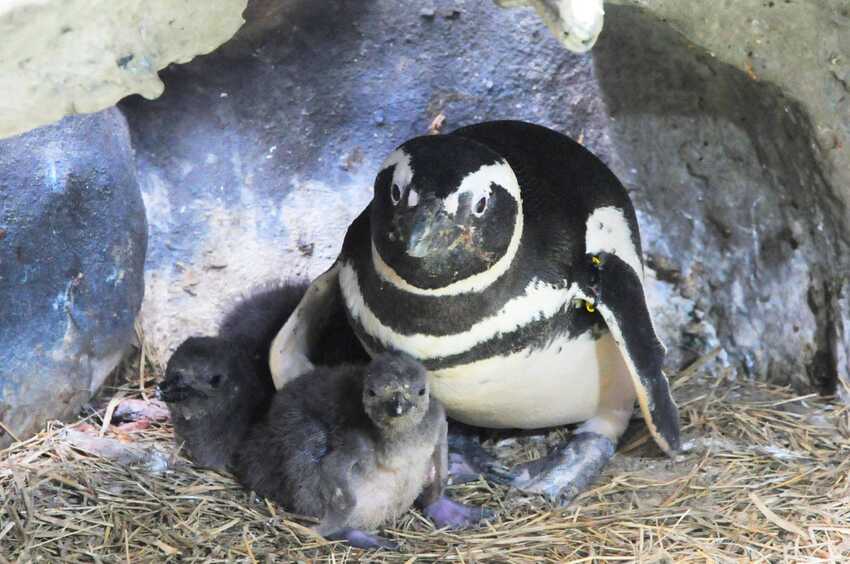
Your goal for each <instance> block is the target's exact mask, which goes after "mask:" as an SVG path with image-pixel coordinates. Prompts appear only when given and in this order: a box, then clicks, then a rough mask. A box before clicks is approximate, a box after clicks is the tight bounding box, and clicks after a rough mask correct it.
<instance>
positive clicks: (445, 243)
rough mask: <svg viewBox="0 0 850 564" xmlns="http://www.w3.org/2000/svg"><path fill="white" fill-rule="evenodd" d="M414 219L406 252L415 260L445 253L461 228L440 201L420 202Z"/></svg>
mask: <svg viewBox="0 0 850 564" xmlns="http://www.w3.org/2000/svg"><path fill="white" fill-rule="evenodd" d="M418 208H419V209H417V210H416V215H415V216H414V217H413V225H412V227H411V229H410V236H409V237H408V238H407V246H406V249H405V252H406V253H407V254H408V255H409V256H411V257H413V258H418V259H421V258H425V257H429V256H434V255H438V254H443V253H445V252H446V251H447V250H448V249H449V247H450V245H451V243H452V241H454V240H455V239H456V238H457V236H458V232H459V231H460V228H459V226H458V225H457V224H455V222H454V221H452V220H451V218H450V217H449V215H448V214H447V213H446V212H445V210H444V209H443V206H442V202H441V201H440V200H431V201H429V202H420V205H419V206H418Z"/></svg>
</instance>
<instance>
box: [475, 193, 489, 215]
mask: <svg viewBox="0 0 850 564" xmlns="http://www.w3.org/2000/svg"><path fill="white" fill-rule="evenodd" d="M486 209H487V196H482V197H481V199H479V200H478V201H477V202H475V209H474V210H473V211H472V213H473V214H474V215H476V216H478V217H481V216H482V215H484V210H486Z"/></svg>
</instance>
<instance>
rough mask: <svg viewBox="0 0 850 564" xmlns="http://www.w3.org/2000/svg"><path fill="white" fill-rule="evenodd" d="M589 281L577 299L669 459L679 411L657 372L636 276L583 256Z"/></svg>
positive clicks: (624, 266) (657, 356)
mask: <svg viewBox="0 0 850 564" xmlns="http://www.w3.org/2000/svg"><path fill="white" fill-rule="evenodd" d="M587 260H588V263H589V266H590V268H591V270H590V272H591V275H590V279H589V280H587V281H584V282H585V283H580V285H579V286H580V292H581V293H582V294H584V295H580V297H581V298H584V299H585V300H586V301H587V302H588V303H590V304H593V306H591V307H595V308H596V309H597V310H598V311H599V313H600V314H601V315H602V319H604V320H605V324H606V325H607V326H608V330H609V331H610V332H611V335H612V336H613V338H614V341H616V343H617V346H618V347H619V348H620V352H621V353H622V356H623V359H624V360H625V363H626V366H627V367H628V370H629V373H630V375H631V378H632V383H633V384H634V388H635V392H636V394H637V399H638V403H639V405H640V409H641V413H642V414H643V418H644V420H645V421H646V426H647V427H648V428H649V432H650V433H651V434H652V438H653V439H655V442H656V443H658V446H659V447H661V449H662V450H663V451H664V452H665V453H667V454H668V455H672V454H673V453H674V452H675V451H677V450H679V447H680V439H679V410H678V408H677V407H676V403H675V402H674V401H673V396H672V394H671V393H670V383H669V382H668V381H667V376H665V374H664V372H663V371H662V370H661V366H662V363H663V361H664V355H665V352H666V351H665V349H664V345H663V344H662V343H661V341H660V340H659V339H658V337H657V336H656V334H655V328H654V327H653V325H652V319H651V318H650V316H649V309H648V308H647V305H646V297H645V294H644V290H643V283H642V282H641V279H640V276H639V275H638V273H636V272H635V271H634V269H633V268H632V267H631V266H629V264H628V263H626V262H625V261H624V260H622V259H621V258H620V257H618V256H617V255H615V254H611V253H607V252H599V253H595V254H593V255H588V256H587Z"/></svg>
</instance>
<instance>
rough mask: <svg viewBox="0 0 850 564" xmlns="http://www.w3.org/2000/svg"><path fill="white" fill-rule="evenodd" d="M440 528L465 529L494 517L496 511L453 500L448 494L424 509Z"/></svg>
mask: <svg viewBox="0 0 850 564" xmlns="http://www.w3.org/2000/svg"><path fill="white" fill-rule="evenodd" d="M423 511H424V513H425V515H426V516H427V517H428V518H429V519H431V520H432V521H433V522H434V524H435V525H437V527H438V528H440V529H442V528H443V527H448V528H449V529H464V528H467V527H472V526H475V525H477V524H478V523H479V522H481V521H483V520H486V519H492V518H493V517H494V515H495V514H494V513H493V512H492V511H491V510H489V509H487V508H486V507H473V506H470V505H464V504H462V503H458V502H456V501H452V500H451V499H449V498H448V497H446V496H443V497H441V498H440V499H438V500H437V501H435V502H434V503H432V504H431V505H429V506H428V507H426V508H425V509H424V510H423Z"/></svg>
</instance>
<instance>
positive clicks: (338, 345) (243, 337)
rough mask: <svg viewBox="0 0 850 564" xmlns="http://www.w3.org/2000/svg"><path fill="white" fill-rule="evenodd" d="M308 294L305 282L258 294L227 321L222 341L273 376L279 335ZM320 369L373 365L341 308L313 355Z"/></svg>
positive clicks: (221, 332)
mask: <svg viewBox="0 0 850 564" xmlns="http://www.w3.org/2000/svg"><path fill="white" fill-rule="evenodd" d="M306 291H307V284H306V283H305V282H295V283H287V284H282V285H278V286H272V287H269V288H264V289H260V290H255V291H254V293H253V294H252V295H250V296H249V297H247V298H245V299H243V300H241V301H239V302H238V303H237V304H236V305H235V306H234V307H233V308H232V309H231V310H230V311H229V312H228V313H227V315H226V316H225V317H224V321H222V323H221V327H220V328H219V330H218V335H219V337H222V338H224V339H227V340H228V341H231V342H233V343H237V344H238V345H239V346H240V347H241V348H243V349H244V350H245V351H246V352H247V353H248V354H249V355H250V356H251V358H252V359H253V362H254V364H255V366H256V368H257V370H258V372H260V373H263V374H269V376H268V377H269V378H271V374H270V372H269V348H270V347H271V344H272V340H273V339H274V337H275V335H276V334H277V332H278V331H279V330H280V328H281V327H282V326H283V324H284V323H286V320H287V319H289V316H290V315H291V314H292V312H293V311H294V310H295V308H296V307H297V306H298V303H299V302H300V301H301V298H303V297H304V293H305V292H306ZM309 356H310V358H311V359H313V361H314V362H315V363H316V364H317V365H322V366H335V365H337V364H341V363H344V362H357V363H360V362H363V363H366V362H368V361H369V356H368V355H367V354H366V351H365V350H364V349H363V346H362V345H361V344H360V341H358V340H357V337H356V336H355V335H354V332H353V331H352V330H351V327H350V326H349V324H348V319H347V318H346V316H345V310H344V309H342V308H337V309H336V310H334V311H333V312H331V313H330V314H329V316H328V318H327V320H326V326H325V327H323V329H322V332H321V334H320V335H318V336H317V342H316V344H315V346H314V347H313V349H312V350H311V351H310V355H309Z"/></svg>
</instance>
